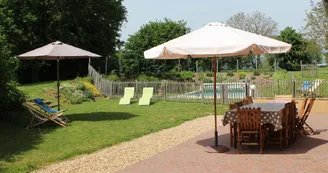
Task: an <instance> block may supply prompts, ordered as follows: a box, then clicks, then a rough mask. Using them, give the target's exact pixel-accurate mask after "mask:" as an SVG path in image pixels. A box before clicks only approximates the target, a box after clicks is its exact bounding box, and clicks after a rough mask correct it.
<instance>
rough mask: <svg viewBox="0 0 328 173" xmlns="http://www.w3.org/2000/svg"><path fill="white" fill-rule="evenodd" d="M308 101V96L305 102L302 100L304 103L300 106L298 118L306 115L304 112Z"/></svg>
mask: <svg viewBox="0 0 328 173" xmlns="http://www.w3.org/2000/svg"><path fill="white" fill-rule="evenodd" d="M307 103H308V97H306V98H305V99H304V100H303V102H302V105H301V107H300V110H299V112H298V118H299V119H301V118H302V117H303V115H304V112H305V108H306V107H307Z"/></svg>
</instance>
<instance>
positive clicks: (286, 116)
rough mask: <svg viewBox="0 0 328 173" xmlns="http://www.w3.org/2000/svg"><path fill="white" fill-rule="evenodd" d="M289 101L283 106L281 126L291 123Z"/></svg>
mask: <svg viewBox="0 0 328 173" xmlns="http://www.w3.org/2000/svg"><path fill="white" fill-rule="evenodd" d="M290 109H291V103H286V104H285V108H284V113H283V117H282V126H283V127H286V126H288V125H290V124H291V123H292V120H291V114H290V113H291V110H290Z"/></svg>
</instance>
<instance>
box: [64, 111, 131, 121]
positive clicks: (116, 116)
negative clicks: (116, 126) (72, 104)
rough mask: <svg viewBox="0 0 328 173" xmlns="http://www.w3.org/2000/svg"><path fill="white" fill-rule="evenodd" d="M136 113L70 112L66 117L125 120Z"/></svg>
mask: <svg viewBox="0 0 328 173" xmlns="http://www.w3.org/2000/svg"><path fill="white" fill-rule="evenodd" d="M136 116H137V115H134V114H130V113H126V112H90V113H79V114H70V115H67V116H66V117H67V118H68V119H69V120H70V121H107V120H127V119H130V118H133V117H136Z"/></svg>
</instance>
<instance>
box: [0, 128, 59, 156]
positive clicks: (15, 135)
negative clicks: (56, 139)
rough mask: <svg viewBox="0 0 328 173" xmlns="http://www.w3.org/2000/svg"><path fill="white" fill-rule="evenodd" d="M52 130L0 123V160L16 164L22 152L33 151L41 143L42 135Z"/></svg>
mask: <svg viewBox="0 0 328 173" xmlns="http://www.w3.org/2000/svg"><path fill="white" fill-rule="evenodd" d="M53 129H54V127H53V126H49V127H46V128H43V127H42V128H41V126H40V127H39V128H35V129H25V128H23V127H22V126H20V125H19V126H17V125H15V124H11V123H7V122H0V136H1V138H0V160H3V161H5V162H18V161H20V160H21V159H22V158H20V156H19V155H20V154H21V153H22V152H25V151H28V150H31V149H34V148H35V146H36V145H37V144H39V143H40V142H42V135H43V134H45V133H49V132H51V131H52V130H53Z"/></svg>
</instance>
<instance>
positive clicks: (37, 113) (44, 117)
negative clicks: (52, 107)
mask: <svg viewBox="0 0 328 173" xmlns="http://www.w3.org/2000/svg"><path fill="white" fill-rule="evenodd" d="M23 106H24V107H26V108H27V109H28V110H29V111H30V112H31V113H32V114H33V115H34V116H36V117H37V118H38V119H40V120H48V119H49V117H50V116H49V115H47V114H45V113H44V112H41V111H40V110H38V109H36V108H35V107H33V106H32V105H30V104H28V103H27V102H26V103H23Z"/></svg>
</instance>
